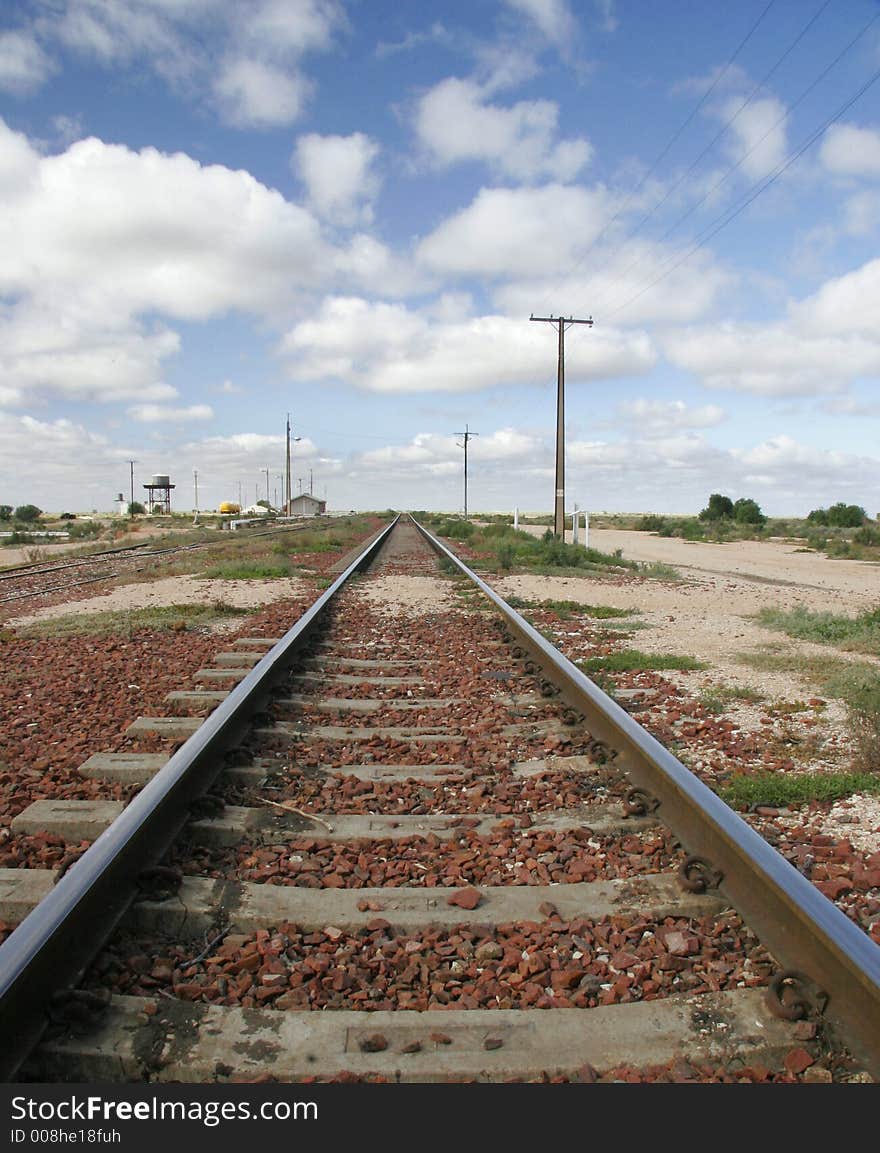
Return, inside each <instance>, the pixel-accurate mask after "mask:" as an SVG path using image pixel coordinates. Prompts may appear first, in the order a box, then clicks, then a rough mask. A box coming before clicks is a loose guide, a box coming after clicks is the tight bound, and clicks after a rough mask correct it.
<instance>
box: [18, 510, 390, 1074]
mask: <svg viewBox="0 0 880 1153" xmlns="http://www.w3.org/2000/svg"><path fill="white" fill-rule="evenodd" d="M398 519H399V518H395V519H394V520H393V521H392V522H391V524H389V525H388V527H387V528H386V529H385V530H384V531H383V532H382V533H381V535H379V536H378V537H376V538H375V539H374V540H373V541H371V542H370V543H369V544H368V545H367V546H366V547H365V548H364V549H363V551H362V552H361V553H360V554H359V555H358V556H357V557H356V558H355V559H354V560H353V561H352V562H351V564H350V565H349V566H348V567H347V568H346V569H345V571H344V572H343V573H342V574H341V575H340V576H339V577H338V578H337V579H336V580H335V581H334V582H333V584H332V585H330V587H329V588H328V589H326V591H325V592H324V593H323V594H322V595H321V596H320V597H319V599H318V600H317V601H315V603H314V604H313V605H312V606H311V607H310V608H309V609H307V610H306V612H305V613H303V615H302V616H301V617H300V618H299V620H298V621H297V622H296V624H295V625H294V626H293V627H292V628H291V629H290V630H289V631H288V632H287V633H286V634H285V635H284V636H283V637H282V638H281V640H280V641H279V642H278V644H276V645H275V646H274V648H272V649H271V651H270V652H269V653H267V654H266V656H264V657H263V658H262V660H260V662H259V663H258V664H257V665H255V666H254V668H253V669H252V670H251V671H250V672H249V673H248V674H247V676H246V677H245V678H244V679H243V680H242V681H241V682H240V683H239V684H238V685H237V686H236V687H235V688H234V689H233V690H232V691H231V692H230V694H229V696H228V697H227V698H226V699H225V700H224V701H223V702H222V703H221V704H219V705H218V706H217V708H216V709H214V711H213V712H212V713H210V715H209V716H208V717H207V718H206V719H205V721H204V723H203V724H202V725H200V727H199V728H198V730H197V731H196V732H195V733H194V734H193V736H191V737H190V738H189V739H188V740H187V741H186V742H185V743H184V744H183V745H182V746H181V747H180V749H178V751H177V752H176V753H174V754H173V755H172V756H171V758H170V759H169V760H168V762H167V763H166V764H165V765H163V767H162V768H161V769H160V770H159V772H158V773H156V775H155V776H154V777H153V778H152V779H151V780H150V781H149V783H148V784H146V785H145V786H144V787H143V789H141V791H140V792H139V793H138V795H137V796H136V797H135V798H134V799H133V800H132V801H131V803H130V804H129V805H128V806H127V807H126V808H125V809H124V810H123V811H122V813H121V814H120V815H119V817H118V818H117V819H116V820H115V821H114V822H113V824H112V825H110V827H109V828H108V829H106V830H105V831H104V832H103V833H102V834H101V835H100V836H99V837H98V838H97V840H96V841H95V842H94V844H92V845H91V847H90V848H89V849H87V850H86V852H85V853H84V854H83V855H82V857H80V858H79V860H78V861H77V862H76V863H75V864H74V865H72V866H71V868H70V869H68V871H67V872H66V873H65V874H64V876H63V877H61V879H60V880H59V881H58V883H57V884H56V886H55V888H54V889H53V890H52V892H51V893H50V894H49V895H48V896H47V897H45V898H44V899H43V900H42V901H41V902H40V904H39V905H38V906H37V907H36V908H35V909H34V910H33V912H31V913H30V914H29V915H28V916H27V917H26V918H25V919H24V920H23V921H22V922H21V924H20V925H18V926H17V928H16V929H15V930H14V931H13V932H12V933H11V934H10V936H9V937H8V938H7V940H6V941H5V942H4V943H3V944H2V945H0V1037H2V1038H3V1041H2V1045H0V1081H10V1080H12V1078H13V1077H14V1075H15V1073H16V1072H17V1071H18V1069H19V1068H20V1066H21V1064H22V1062H23V1061H24V1060H25V1059H26V1057H27V1055H28V1053H29V1052H30V1051H31V1050H32V1049H33V1047H34V1046H35V1045H36V1044H37V1042H38V1041H39V1038H40V1036H41V1035H42V1033H43V1030H44V1029H45V1027H46V1024H47V1019H48V1010H49V1002H50V999H51V997H52V995H53V994H54V993H55V992H56V991H57V990H59V989H62V990H63V989H68V988H72V987H74V986H75V985H76V984H78V982H79V981H80V980H81V978H82V974H83V973H84V971H85V969H86V968H87V966H88V965H89V963H90V962H91V960H92V959H93V957H94V956H95V954H96V953H97V951H98V950H99V949H100V948H101V946H102V944H103V943H104V941H106V940H107V938H108V937H109V935H110V933H111V932H112V931H113V929H114V928H115V927H116V925H117V924H118V922H119V920H120V919H121V917H122V916H123V914H124V913H125V910H126V909H127V908H128V906H129V904H130V903H131V901H132V899H133V897H134V894H135V892H136V890H137V880H138V877H139V875H140V874H141V873H142V872H143V870H144V869H147V868H149V867H151V866H153V865H155V864H156V863H157V862H158V861H159V860H160V859H161V857H162V855H163V854H164V853H165V852H166V851H167V849H168V848H169V847H170V845H171V844H172V843H173V841H174V839H175V838H176V836H177V835H178V833H179V831H180V829H181V828H182V826H183V825H184V824H185V822H186V821H187V819H188V817H189V807H190V806H191V805H192V804H193V802H194V801H196V800H197V798H198V797H199V796H201V795H202V794H203V793H204V792H205V790H206V789H207V788H208V787H209V786H210V784H211V783H212V781H213V780H214V778H215V777H217V776H218V775H219V773H220V772H221V771H222V769H223V767H224V760H223V754H224V753H225V752H226V751H227V750H228V749H230V748H231V747H233V746H234V745H235V744H236V742H237V741H238V740H239V739H240V737H241V736H242V734H243V733H244V732H245V731H246V729H247V725H248V721H249V719H250V717H251V716H252V715H253V714H254V713H255V712H257V711H259V710H260V709H261V708H262V707H263V705H264V704H265V702H266V700H267V698H268V696H269V694H270V692H271V689H272V687H273V685H274V684H275V682H276V681H277V679H278V677H279V676H280V675H281V674H282V673H284V672H285V671H286V669H287V668H288V666H289V665H290V664H291V662H292V660H293V658H294V657H295V656H296V654H297V652H298V651H299V650H300V649H301V648H302V647H303V645H304V644H305V642H306V641H307V640H308V638H309V637H310V635H311V633H312V631H313V629H314V627H315V625H316V622H318V621H319V619H320V618H321V616H322V614H323V613H324V611H325V610H326V609H327V607H328V605H329V604H330V603H331V601H332V600H333V598H334V597H335V596H336V594H337V593H338V592H339V590H340V589H341V588H342V587H343V585H344V584H345V583H346V581H347V580H348V579H349V578H350V577H351V576H352V575H353V574H354V573H356V572H358V571H360V570H361V569H364V568H366V567H367V565H369V564H370V563H371V561H372V560H373V559H374V558H375V556H376V554H377V553H378V551H379V549H380V548H381V547H382V544H383V543H384V542H385V540H386V539H387V537H388V535H389V534H390V533H391V531H392V530H393V528H394V526H395V524H397V520H398Z"/></svg>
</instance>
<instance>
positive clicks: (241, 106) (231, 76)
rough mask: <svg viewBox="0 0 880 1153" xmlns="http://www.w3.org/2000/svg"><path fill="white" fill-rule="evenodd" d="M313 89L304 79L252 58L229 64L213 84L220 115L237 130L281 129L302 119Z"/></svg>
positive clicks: (237, 58) (240, 59) (241, 58)
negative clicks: (304, 107) (302, 113)
mask: <svg viewBox="0 0 880 1153" xmlns="http://www.w3.org/2000/svg"><path fill="white" fill-rule="evenodd" d="M309 91H310V86H309V84H308V82H307V81H306V80H305V78H304V77H303V76H301V75H300V74H299V73H297V72H295V71H288V70H286V69H284V68H281V67H278V66H277V65H275V64H272V63H269V62H267V61H264V60H255V59H253V58H246V57H235V58H233V59H230V60H226V61H225V62H224V63H223V64H222V65H221V67H220V70H219V73H218V74H217V76H216V78H215V80H214V94H215V95H216V97H217V101H218V104H219V107H220V111H221V114H222V115H223V117H224V119H226V120H227V121H228V122H229V123H230V124H233V125H235V127H237V128H279V127H282V126H283V125H285V124H292V123H293V122H294V121H295V120H298V119H299V116H300V113H301V112H302V109H303V105H304V103H305V100H306V97H307V96H308V94H309Z"/></svg>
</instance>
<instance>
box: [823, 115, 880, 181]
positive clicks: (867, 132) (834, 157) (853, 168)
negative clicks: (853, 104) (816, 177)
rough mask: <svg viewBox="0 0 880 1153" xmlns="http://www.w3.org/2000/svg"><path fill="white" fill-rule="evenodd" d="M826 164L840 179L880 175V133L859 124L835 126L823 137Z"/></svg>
mask: <svg viewBox="0 0 880 1153" xmlns="http://www.w3.org/2000/svg"><path fill="white" fill-rule="evenodd" d="M819 159H820V160H821V162H822V164H823V165H824V166H825V167H826V168H827V169H828V171H829V172H833V173H834V174H835V175H839V176H876V175H878V173H880V131H877V129H874V128H860V127H859V126H858V125H856V124H832V125H831V127H830V128H829V129H828V131H827V132H826V133H825V135H824V136H823V137H822V148H821V150H820V152H819Z"/></svg>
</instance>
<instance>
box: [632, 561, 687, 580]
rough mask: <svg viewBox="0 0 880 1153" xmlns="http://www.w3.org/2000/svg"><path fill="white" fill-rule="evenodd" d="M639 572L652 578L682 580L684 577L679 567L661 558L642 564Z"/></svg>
mask: <svg viewBox="0 0 880 1153" xmlns="http://www.w3.org/2000/svg"><path fill="white" fill-rule="evenodd" d="M639 572H640V573H641V574H642V576H646V577H650V578H651V580H658V581H680V580H683V579H684V578H683V577H682V575H681V573H680V572H679V571H678V569H677V568H674V567H673V566H672V565H671V564H666V563H665V562H664V561H660V560H655V561H651V562H650V563H649V564H643V565H641V566H640V568H639Z"/></svg>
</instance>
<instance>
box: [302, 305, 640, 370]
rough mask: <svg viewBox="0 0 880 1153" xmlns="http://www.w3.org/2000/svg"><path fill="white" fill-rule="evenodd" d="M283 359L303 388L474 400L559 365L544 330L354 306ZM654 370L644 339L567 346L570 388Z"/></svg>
mask: <svg viewBox="0 0 880 1153" xmlns="http://www.w3.org/2000/svg"><path fill="white" fill-rule="evenodd" d="M281 351H282V354H283V355H284V356H285V357H287V358H288V359H289V368H288V371H289V373H290V375H291V376H292V377H293V378H294V379H297V380H332V379H344V380H346V381H348V382H349V383H352V384H355V385H357V386H358V387H360V388H363V389H367V390H369V391H373V392H389V393H415V392H431V391H438V392H474V391H478V390H480V389H485V388H491V387H494V386H496V385H509V384H525V383H534V382H540V381H544V380H547V379H548V378H549V377H552V376H553V375H554V374H555V356H554V348H553V344H552V342H551V341H548V337H547V333H546V331H544V329H543V326H540V325H535V324H529V323H528V322H527V321H525V319H523V320H512V319H510V318H508V317H504V316H492V315H490V316H477V317H472V318H470V319H464V320H456V321H449V322H442V321H438V320H436V319H434V318H433V317H432V316H431V315H430V314H429V313H427V312H416V311H413V310H410V309H408V308H406V307H404V306H403V305H391V304H381V303H379V304H374V303H370V302H369V301H366V300H363V299H360V298H356V297H333V298H329V299H327V300H325V302H324V304H323V305H322V307H321V309H320V310H319V312H318V313H317V315H316V316H314V317H312V318H309V319H308V320H304V321H302V322H300V323H299V324H297V325H296V326H295V327H294V328H293V329H292V330H291V331H290V332H289V333H288V334H287V335H286V336H285V338H284V340H283V342H282V346H281ZM654 361H655V353H654V350H653V347H652V345H651V342H650V341H649V340H648V338H647V337H646V336H644V335H643V334H639V333H633V334H622V333H619V332H615V331H613V330H612V331H605V332H601V333H600V332H595V331H594V332H591V333H589V334H587V335H585V336H584V338H583V339H582V340H571V341H570V342H569V346H568V348H567V350H566V375H567V379H568V380H569V382H570V383H571V384H577V382H579V381H589V380H607V379H608V378H609V377H619V376H634V375H639V374H641V373H644V372H647V371H648V369H649V368H651V367H652V365H653V364H654Z"/></svg>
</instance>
